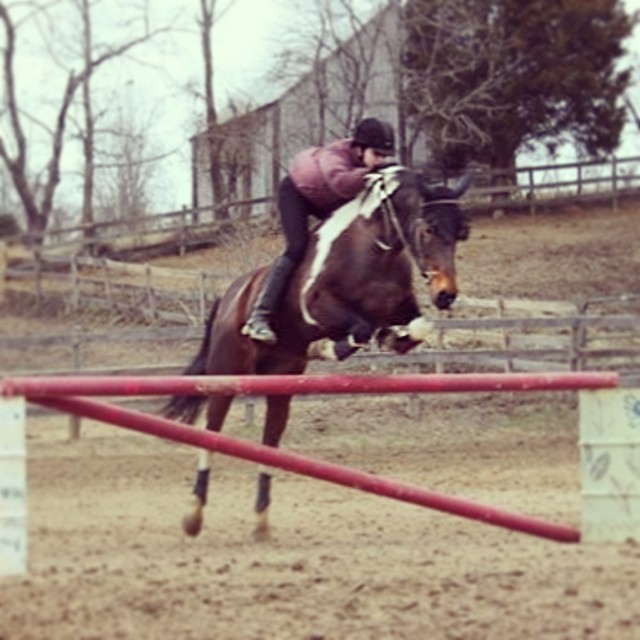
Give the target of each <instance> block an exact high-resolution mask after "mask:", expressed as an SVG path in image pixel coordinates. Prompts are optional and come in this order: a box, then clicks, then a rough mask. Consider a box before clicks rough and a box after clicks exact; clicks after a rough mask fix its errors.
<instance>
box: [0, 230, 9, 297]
mask: <svg viewBox="0 0 640 640" xmlns="http://www.w3.org/2000/svg"><path fill="white" fill-rule="evenodd" d="M8 269H9V250H8V249H7V243H6V242H3V241H2V240H0V304H2V303H3V302H4V299H5V294H6V291H7V277H8V276H7V271H8Z"/></svg>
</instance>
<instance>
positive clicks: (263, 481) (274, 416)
mask: <svg viewBox="0 0 640 640" xmlns="http://www.w3.org/2000/svg"><path fill="white" fill-rule="evenodd" d="M290 405H291V396H268V397H267V415H266V418H265V425H264V433H263V434H262V444H265V445H267V446H268V447H277V446H278V445H279V444H280V439H281V438H282V434H283V433H284V431H285V429H286V428H287V420H288V419H289V407H290ZM271 477H272V476H271V473H270V472H269V471H267V470H262V471H260V473H259V474H258V495H257V498H256V514H257V516H258V521H257V524H256V528H255V530H254V533H253V537H254V539H255V540H258V541H260V540H268V539H269V519H268V511H269V505H270V504H271Z"/></svg>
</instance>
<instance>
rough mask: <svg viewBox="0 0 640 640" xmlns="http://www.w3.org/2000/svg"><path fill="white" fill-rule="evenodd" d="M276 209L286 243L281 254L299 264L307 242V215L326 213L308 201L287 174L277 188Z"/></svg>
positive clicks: (322, 215)
mask: <svg viewBox="0 0 640 640" xmlns="http://www.w3.org/2000/svg"><path fill="white" fill-rule="evenodd" d="M278 210H279V212H280V222H281V224H282V230H283V232H284V236H285V240H286V244H287V246H286V249H285V251H284V254H283V255H285V256H287V257H288V258H290V259H291V260H293V262H294V263H295V264H299V263H300V261H301V260H302V258H303V257H304V254H305V251H306V250H307V244H308V242H309V216H313V217H315V218H320V219H322V218H326V217H327V214H326V213H323V212H321V211H319V210H318V209H317V207H316V206H315V205H313V204H312V203H311V202H309V200H307V199H306V198H305V197H304V196H303V195H302V194H301V193H300V192H299V191H298V190H297V189H296V187H295V185H294V184H293V181H292V180H291V178H290V177H289V176H287V177H286V178H284V179H283V180H282V182H281V183H280V187H279V189H278Z"/></svg>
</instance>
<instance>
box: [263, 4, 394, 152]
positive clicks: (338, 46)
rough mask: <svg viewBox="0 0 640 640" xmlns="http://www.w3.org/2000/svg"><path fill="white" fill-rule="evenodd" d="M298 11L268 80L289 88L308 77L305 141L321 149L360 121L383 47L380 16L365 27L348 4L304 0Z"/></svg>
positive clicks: (355, 10)
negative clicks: (309, 90) (311, 92)
mask: <svg viewBox="0 0 640 640" xmlns="http://www.w3.org/2000/svg"><path fill="white" fill-rule="evenodd" d="M300 5H301V9H300V11H298V15H299V17H300V24H299V25H296V28H295V29H292V30H291V32H292V33H293V34H294V35H293V37H292V38H290V42H289V45H288V46H287V48H286V49H284V50H283V51H282V52H281V53H280V54H279V56H278V60H277V64H276V66H275V67H274V70H273V71H272V75H273V77H274V78H275V79H276V80H279V81H281V82H283V83H286V82H289V83H292V82H293V81H294V80H297V79H298V78H299V77H300V76H301V75H303V74H308V77H310V79H311V81H312V84H313V89H314V96H313V98H314V100H313V105H312V108H311V109H310V110H309V114H308V119H309V134H310V136H309V137H310V138H311V139H312V140H313V141H315V142H316V143H317V144H322V143H323V142H325V141H326V138H327V137H335V136H336V135H342V134H343V133H344V132H345V131H347V130H349V129H350V128H351V127H352V126H353V125H354V123H355V122H357V121H358V120H359V119H361V118H362V116H363V115H364V111H365V109H366V106H367V94H368V89H369V86H370V83H371V82H372V80H373V79H374V77H375V75H376V73H377V68H376V65H375V57H376V53H377V52H378V51H379V49H380V48H381V46H382V45H383V42H382V40H383V37H384V29H383V22H382V20H383V15H384V11H381V12H379V13H378V15H377V16H375V17H374V18H373V19H372V20H368V21H367V20H365V19H363V17H362V15H363V14H362V13H361V12H360V11H358V9H357V8H356V6H355V5H354V3H353V2H351V1H350V0H312V1H309V0H307V1H302V2H300ZM336 96H340V99H336Z"/></svg>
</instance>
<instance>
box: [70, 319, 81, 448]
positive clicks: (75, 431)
mask: <svg viewBox="0 0 640 640" xmlns="http://www.w3.org/2000/svg"><path fill="white" fill-rule="evenodd" d="M81 347H82V340H81V338H80V327H79V326H78V325H74V327H73V330H72V333H71V361H72V366H73V370H74V371H81V370H82V358H81V353H80V349H81ZM81 427H82V419H81V418H80V416H78V415H74V414H70V415H69V440H78V438H80V429H81Z"/></svg>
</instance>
